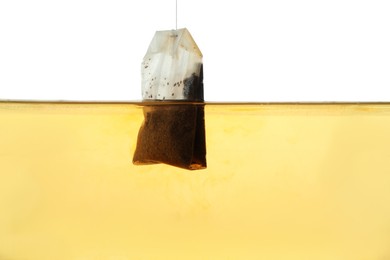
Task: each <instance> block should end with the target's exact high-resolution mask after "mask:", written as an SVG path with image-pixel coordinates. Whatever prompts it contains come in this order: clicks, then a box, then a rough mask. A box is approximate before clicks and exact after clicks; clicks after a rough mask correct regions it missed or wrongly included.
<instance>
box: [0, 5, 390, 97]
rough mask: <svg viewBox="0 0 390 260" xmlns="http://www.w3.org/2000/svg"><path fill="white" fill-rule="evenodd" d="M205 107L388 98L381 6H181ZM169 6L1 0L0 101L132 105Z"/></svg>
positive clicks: (389, 35)
mask: <svg viewBox="0 0 390 260" xmlns="http://www.w3.org/2000/svg"><path fill="white" fill-rule="evenodd" d="M178 12H179V13H178V27H187V28H188V29H189V30H190V32H191V33H192V36H193V37H194V39H195V41H196V42H197V43H198V45H199V47H200V49H201V50H202V52H203V55H204V60H203V61H204V70H205V71H204V73H205V75H204V76H205V99H206V100H207V101H390V91H388V89H389V87H390V1H388V0H383V1H380V0H354V1H352V0H326V1H325V0H317V1H314V0H311V1H309V0H295V1H294V0H272V1H271V0H268V1H254V0H253V1H249V0H240V1H216V0H214V1H213V0H196V1H195V0H192V1H190V0H179V3H178ZM174 27H175V1H174V0H142V1H141V0H140V1H131V0H126V1H124V0H123V1H122V0H66V1H65V0H57V1H56V0H0V99H48V100H118V101H119V100H140V99H141V91H140V89H141V84H140V82H141V78H140V63H141V61H142V58H143V55H144V54H145V52H146V50H147V47H148V45H149V42H150V41H151V39H152V37H153V34H154V32H155V31H156V30H167V29H173V28H174Z"/></svg>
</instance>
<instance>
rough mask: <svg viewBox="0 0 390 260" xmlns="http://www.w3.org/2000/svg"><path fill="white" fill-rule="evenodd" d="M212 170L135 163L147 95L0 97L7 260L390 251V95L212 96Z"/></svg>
mask: <svg viewBox="0 0 390 260" xmlns="http://www.w3.org/2000/svg"><path fill="white" fill-rule="evenodd" d="M205 119H206V121H205V124H206V145H207V164H208V165H207V169H205V170H198V171H189V170H183V169H179V168H175V167H171V166H167V165H150V166H135V165H133V164H132V157H133V153H134V150H135V145H136V141H137V134H138V130H139V128H140V126H141V123H142V121H143V114H142V104H140V103H133V104H110V103H105V104H103V103H102V104H92V103H89V104H88V103H21V102H16V103H15V102H11V103H10V102H8V103H7V102H0V212H1V213H0V259H26V260H29V259H39V260H41V259H74V260H81V259H354V260H355V259H388V258H390V247H389V245H390V188H389V187H390V161H389V158H390V135H389V133H390V104H206V106H205Z"/></svg>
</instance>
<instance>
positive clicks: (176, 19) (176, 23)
mask: <svg viewBox="0 0 390 260" xmlns="http://www.w3.org/2000/svg"><path fill="white" fill-rule="evenodd" d="M176 31H177V0H176Z"/></svg>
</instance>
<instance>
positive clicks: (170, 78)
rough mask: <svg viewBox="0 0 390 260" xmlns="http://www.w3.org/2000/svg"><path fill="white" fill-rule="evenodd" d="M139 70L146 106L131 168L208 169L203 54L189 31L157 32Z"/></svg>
mask: <svg viewBox="0 0 390 260" xmlns="http://www.w3.org/2000/svg"><path fill="white" fill-rule="evenodd" d="M141 71H142V97H143V100H144V101H149V102H148V103H145V106H144V108H143V111H144V122H143V124H142V126H141V128H140V130H139V134H138V140H137V147H136V151H135V154H134V158H133V163H134V164H136V165H143V164H154V163H165V164H169V165H172V166H177V167H181V168H185V169H191V170H196V169H203V168H206V138H205V123H204V104H203V103H199V102H203V101H204V98H203V64H202V53H201V52H200V50H199V48H198V46H197V45H196V43H195V41H194V40H193V38H192V36H191V34H190V33H189V32H188V30H187V29H180V30H172V31H158V32H156V34H155V35H154V38H153V40H152V42H151V43H150V45H149V48H148V51H147V53H146V55H145V57H144V60H143V62H142V68H141ZM166 101H171V102H166ZM153 102H156V103H153ZM157 102H158V103H157ZM194 102H196V103H194Z"/></svg>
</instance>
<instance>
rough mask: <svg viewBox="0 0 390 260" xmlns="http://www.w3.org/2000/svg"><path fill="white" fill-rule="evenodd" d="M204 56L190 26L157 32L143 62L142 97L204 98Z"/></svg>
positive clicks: (155, 98) (168, 98) (150, 98)
mask: <svg viewBox="0 0 390 260" xmlns="http://www.w3.org/2000/svg"><path fill="white" fill-rule="evenodd" d="M202 57H203V55H202V53H201V52H200V50H199V48H198V46H197V45H196V43H195V41H194V39H193V38H192V36H191V34H190V33H189V31H188V30H187V29H185V28H184V29H179V30H170V31H157V32H156V33H155V35H154V37H153V39H152V42H151V43H150V45H149V48H148V51H147V53H146V55H145V57H144V60H143V62H142V67H141V72H142V98H143V99H144V100H189V101H202V100H203V75H202V74H203V72H202Z"/></svg>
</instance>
